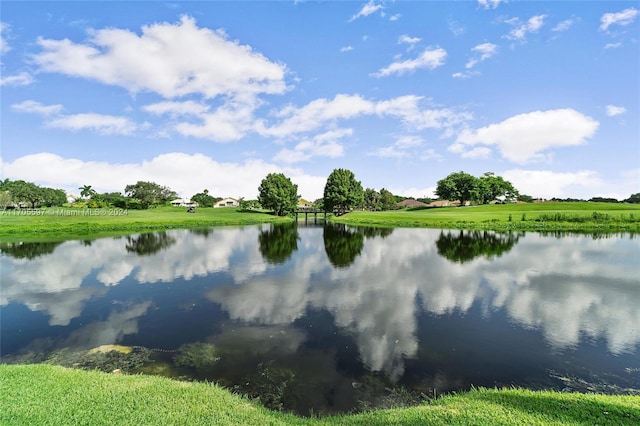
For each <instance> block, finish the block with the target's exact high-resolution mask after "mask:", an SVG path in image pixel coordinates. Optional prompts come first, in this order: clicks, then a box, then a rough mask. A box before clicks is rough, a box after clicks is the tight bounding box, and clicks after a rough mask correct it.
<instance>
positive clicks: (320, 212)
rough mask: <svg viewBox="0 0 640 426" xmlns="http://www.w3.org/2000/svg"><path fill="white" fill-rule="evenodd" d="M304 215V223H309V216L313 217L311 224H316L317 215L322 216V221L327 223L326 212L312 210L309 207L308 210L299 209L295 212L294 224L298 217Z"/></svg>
mask: <svg viewBox="0 0 640 426" xmlns="http://www.w3.org/2000/svg"><path fill="white" fill-rule="evenodd" d="M303 213H304V223H309V215H311V214H312V215H313V223H314V224H318V215H319V214H322V219H321V220H322V221H323V222H326V221H327V212H325V211H324V210H320V209H314V208H313V207H309V208H299V209H297V210H296V211H295V214H296V222H297V221H298V220H300V219H299V215H301V214H303Z"/></svg>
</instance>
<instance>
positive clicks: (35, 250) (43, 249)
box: [0, 241, 62, 260]
mask: <svg viewBox="0 0 640 426" xmlns="http://www.w3.org/2000/svg"><path fill="white" fill-rule="evenodd" d="M60 244H62V241H57V242H46V243H22V242H19V243H0V253H5V254H7V255H9V256H11V257H13V258H16V259H29V260H31V259H35V258H36V257H40V256H45V255H47V254H51V253H53V251H54V250H55V249H56V247H58V246H59V245H60Z"/></svg>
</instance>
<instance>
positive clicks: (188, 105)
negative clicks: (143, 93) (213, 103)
mask: <svg viewBox="0 0 640 426" xmlns="http://www.w3.org/2000/svg"><path fill="white" fill-rule="evenodd" d="M142 109H143V110H144V111H147V112H150V113H152V114H156V115H162V114H169V115H171V116H173V117H177V116H181V115H200V114H204V113H205V112H207V111H208V110H209V105H205V104H201V103H199V102H194V101H185V102H173V101H164V102H158V103H155V104H150V105H146V106H144V107H143V108H142Z"/></svg>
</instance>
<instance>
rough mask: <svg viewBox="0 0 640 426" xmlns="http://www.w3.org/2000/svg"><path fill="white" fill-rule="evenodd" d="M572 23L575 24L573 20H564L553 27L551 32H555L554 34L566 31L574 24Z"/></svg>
mask: <svg viewBox="0 0 640 426" xmlns="http://www.w3.org/2000/svg"><path fill="white" fill-rule="evenodd" d="M574 22H575V20H574V19H565V20H564V21H562V22H560V23H558V25H556V26H555V27H553V28H552V29H551V31H555V32H564V31H568V30H569V28H571V26H572V25H573V24H574Z"/></svg>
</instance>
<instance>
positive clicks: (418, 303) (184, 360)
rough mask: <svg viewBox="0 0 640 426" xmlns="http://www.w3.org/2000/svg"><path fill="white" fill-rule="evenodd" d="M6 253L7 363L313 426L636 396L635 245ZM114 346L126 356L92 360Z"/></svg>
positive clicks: (458, 242)
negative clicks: (140, 378)
mask: <svg viewBox="0 0 640 426" xmlns="http://www.w3.org/2000/svg"><path fill="white" fill-rule="evenodd" d="M0 250H1V252H2V254H1V256H0V268H1V270H0V271H1V272H0V273H1V275H0V278H1V284H2V287H1V292H0V305H1V307H2V309H1V314H0V320H1V330H0V331H1V347H0V351H1V355H2V361H3V362H43V361H46V360H48V362H53V363H60V364H63V365H74V364H75V365H76V366H81V367H85V368H101V369H103V370H106V371H111V369H112V368H121V369H123V370H125V371H131V372H139V371H143V372H147V373H154V374H163V375H168V376H173V377H180V378H183V379H200V380H201V379H208V380H215V381H217V382H219V383H221V384H222V385H224V386H227V387H229V388H232V389H234V390H236V391H238V392H241V393H243V394H247V395H249V396H252V397H256V398H260V399H261V400H262V401H263V403H265V405H268V406H270V407H272V408H275V409H283V410H288V411H295V412H298V413H300V414H303V415H306V414H309V413H311V412H313V413H316V414H325V413H332V412H338V411H350V410H360V409H364V408H367V407H374V406H394V405H400V404H410V403H415V402H418V401H419V400H421V399H422V398H425V397H429V396H432V395H434V394H441V393H443V392H447V391H451V390H464V389H469V388H470V387H471V386H476V387H478V386H488V387H493V386H520V387H527V388H532V389H542V388H553V389H571V390H578V391H587V390H596V391H600V392H608V393H630V392H639V391H640V262H639V261H640V240H639V239H637V238H634V237H633V236H630V235H615V236H611V235H609V236H576V235H563V236H558V235H541V234H536V233H527V234H526V235H525V234H521V233H520V234H518V233H513V234H500V233H492V232H486V233H485V232H468V231H464V232H461V231H440V230H429V229H394V230H391V229H386V230H385V229H373V228H359V229H356V228H349V227H344V226H338V227H295V226H276V227H274V226H270V225H265V226H262V227H243V228H215V229H211V230H199V231H171V232H157V233H148V234H136V235H130V236H127V237H120V238H104V239H97V240H91V241H67V242H62V243H59V242H55V243H37V244H35V243H24V244H2V245H0ZM108 344H118V345H124V346H130V347H133V352H132V353H130V354H127V355H124V354H119V353H117V352H109V353H107V354H97V355H96V354H94V355H92V356H89V355H87V353H86V351H87V350H89V349H91V348H96V347H99V346H101V345H108ZM92 357H93V358H92Z"/></svg>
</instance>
